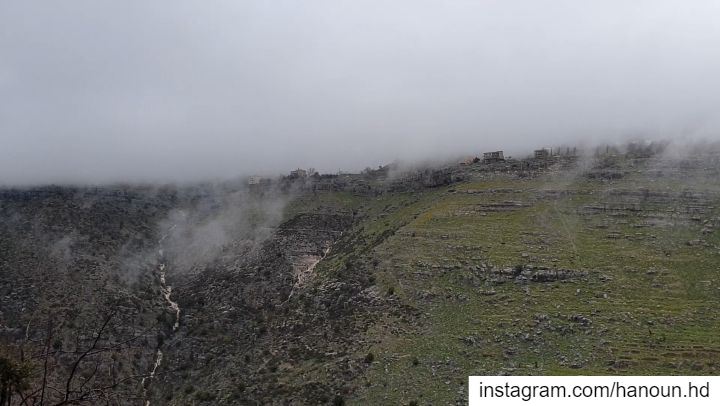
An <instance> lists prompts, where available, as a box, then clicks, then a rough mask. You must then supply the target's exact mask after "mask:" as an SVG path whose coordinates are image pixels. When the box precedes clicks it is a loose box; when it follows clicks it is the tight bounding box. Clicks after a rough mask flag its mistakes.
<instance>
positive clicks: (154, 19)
mask: <svg viewBox="0 0 720 406" xmlns="http://www.w3.org/2000/svg"><path fill="white" fill-rule="evenodd" d="M718 15H720V2H717V1H715V0H695V1H692V2H688V1H682V0H675V1H668V0H647V1H633V0H630V1H628V0H623V1H619V0H617V1H616V0H606V1H592V2H590V1H577V0H574V1H573V0H567V1H554V0H550V1H542V2H539V1H533V0H522V1H521V0H497V1H480V0H478V1H447V0H444V1H439V0H438V1H423V0H412V1H410V0H398V1H393V2H387V1H358V0H354V1H341V0H329V1H313V0H308V1H282V0H274V1H262V0H259V1H251V0H244V1H230V0H228V1H180V0H162V1H161V0H155V1H150V2H149V1H144V0H137V1H134V0H127V1H101V0H84V1H80V0H69V1H62V2H59V1H35V0H24V1H12V0H0V184H27V183H68V182H73V183H77V182H80V183H82V182H95V183H102V182H117V181H175V180H187V181H192V180H200V179H205V178H226V177H232V176H237V175H243V174H253V173H257V174H276V173H280V172H284V171H287V170H290V169H293V168H295V167H310V166H312V167H315V168H317V169H318V170H320V171H322V172H336V171H338V170H344V171H351V170H358V169H362V168H364V167H366V166H375V165H379V164H384V163H387V162H390V161H393V160H398V159H400V160H406V161H407V160H414V159H418V160H420V159H433V158H439V157H447V156H451V155H453V154H467V153H470V154H478V153H480V152H482V151H483V150H494V149H504V150H506V151H508V152H510V153H513V154H515V153H517V154H520V153H523V152H526V151H530V150H532V149H533V148H535V147H539V146H545V145H551V144H554V143H575V142H578V143H580V142H582V143H593V142H606V141H609V142H613V141H617V140H621V139H624V138H630V137H632V138H645V139H647V138H653V139H654V138H663V139H672V140H676V141H683V140H688V139H709V140H717V139H718V138H720V135H719V134H720V113H719V112H718V108H719V106H720V75H718V74H717V72H720V25H718V24H717V16H718Z"/></svg>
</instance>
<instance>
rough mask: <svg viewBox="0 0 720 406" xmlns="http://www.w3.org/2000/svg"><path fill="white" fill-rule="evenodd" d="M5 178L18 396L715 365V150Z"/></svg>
mask: <svg viewBox="0 0 720 406" xmlns="http://www.w3.org/2000/svg"><path fill="white" fill-rule="evenodd" d="M660 152H662V151H659V150H657V151H656V150H653V151H649V152H648V151H637V150H632V149H629V150H626V151H615V150H610V149H608V150H606V151H604V152H602V153H597V154H590V156H587V157H584V158H580V157H576V156H573V155H561V156H550V157H548V158H545V159H528V160H506V161H501V162H493V163H483V162H482V161H480V162H477V161H476V162H472V163H467V164H463V165H459V164H458V165H448V166H445V167H442V168H434V169H426V168H424V169H408V170H402V169H401V168H395V167H384V168H380V169H378V170H375V171H373V170H368V171H365V172H364V173H362V174H357V175H324V176H314V177H308V178H299V179H298V178H286V179H282V180H276V181H274V182H272V183H266V184H262V185H260V186H257V187H251V188H248V187H246V186H243V185H240V184H237V183H227V184H223V185H193V186H183V187H178V186H167V187H139V186H115V187H100V188H67V187H44V188H35V189H25V190H18V189H5V190H2V191H0V220H1V221H0V305H1V306H0V343H1V345H2V350H1V351H0V353H1V356H2V361H3V362H2V363H0V367H2V368H3V370H4V371H7V374H8V376H13V377H16V378H17V379H16V383H15V384H13V385H12V387H9V390H8V391H7V395H4V396H10V395H12V398H11V399H10V401H9V403H10V404H22V401H23V399H26V400H27V403H28V404H33V402H34V403H39V402H40V399H41V398H43V399H44V400H45V402H46V403H48V400H50V401H51V402H50V403H52V404H56V403H63V402H66V403H73V402H74V403H86V404H95V403H99V402H110V403H113V404H145V403H146V402H149V403H150V404H177V405H185V404H465V403H466V393H465V386H466V379H467V375H471V374H473V375H487V374H519V375H525V374H653V373H657V374H687V375H697V374H714V375H716V374H717V373H718V371H719V370H720V341H719V340H718V339H717V331H718V330H720V318H719V317H718V316H717V312H716V311H714V309H716V308H717V306H718V305H719V304H720V275H719V274H718V264H719V263H720V231H718V228H719V227H720V208H719V204H720V186H718V184H717V182H715V179H716V177H717V175H718V172H719V171H720V161H719V160H718V158H717V157H718V155H717V154H715V153H713V152H712V151H705V153H703V154H697V155H691V156H684V157H683V158H677V157H671V156H669V155H662V154H660Z"/></svg>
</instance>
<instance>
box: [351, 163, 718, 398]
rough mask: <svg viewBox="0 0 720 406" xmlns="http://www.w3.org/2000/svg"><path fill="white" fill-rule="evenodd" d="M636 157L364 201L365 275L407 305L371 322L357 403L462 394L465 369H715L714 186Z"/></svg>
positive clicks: (700, 176)
mask: <svg viewBox="0 0 720 406" xmlns="http://www.w3.org/2000/svg"><path fill="white" fill-rule="evenodd" d="M640 165H641V166H639V167H636V168H634V171H633V172H631V173H629V174H626V176H623V177H622V178H620V179H612V180H608V179H591V176H588V173H568V172H555V173H553V172H550V173H547V174H544V175H542V176H539V177H536V178H533V179H530V180H528V179H522V178H518V177H517V176H516V175H515V174H512V173H511V174H491V175H488V174H480V173H476V174H473V176H471V177H470V179H469V180H467V181H466V182H462V183H460V184H455V185H452V186H448V187H445V188H442V189H440V190H433V191H428V192H422V193H417V194H408V195H406V196H404V198H402V197H399V196H397V195H395V196H393V197H392V198H387V200H389V201H388V203H386V202H385V199H383V198H380V199H377V200H376V201H374V202H373V203H372V205H371V206H377V207H383V208H384V212H383V214H382V215H381V217H377V218H375V219H371V220H370V221H369V223H368V224H367V225H366V227H367V228H368V229H369V230H372V231H367V232H369V233H371V234H372V233H373V232H374V233H383V232H385V230H384V229H393V230H394V231H393V233H392V235H391V236H389V237H387V239H385V240H384V241H383V242H382V243H381V244H379V245H377V246H375V247H374V248H373V249H372V251H371V254H370V256H372V258H373V261H374V263H375V264H376V265H375V271H374V272H375V276H376V279H377V281H378V284H379V285H380V286H382V288H381V289H382V290H383V291H384V292H387V293H386V294H387V295H389V296H394V297H395V298H396V300H397V301H399V303H401V304H402V305H404V306H408V307H410V308H413V309H417V310H418V312H419V316H418V317H417V320H416V322H414V323H412V324H409V323H403V322H402V321H399V320H393V319H387V320H385V321H384V322H382V323H379V324H378V325H377V326H376V330H375V331H372V332H370V333H369V335H370V336H372V337H375V342H374V344H373V346H372V347H371V348H369V349H368V351H369V352H371V353H372V354H373V358H374V361H373V362H372V363H371V367H370V369H369V371H368V373H367V374H366V376H365V377H364V378H363V379H364V385H363V389H361V390H360V392H359V396H358V397H357V399H356V400H357V401H358V404H368V402H369V403H370V404H381V403H383V404H408V403H410V402H413V401H416V402H419V403H420V404H425V403H432V404H445V403H453V402H455V401H457V402H459V403H463V402H465V401H466V400H465V399H466V394H465V393H464V391H465V390H466V389H465V387H466V385H467V383H466V377H467V375H473V374H474V375H494V374H514V375H525V374H531V375H532V374H544V375H548V374H641V375H642V374H688V375H693V374H717V373H718V371H720V339H718V331H720V316H719V315H718V311H717V307H718V305H719V304H720V269H719V267H720V247H719V244H720V232H718V230H717V227H718V226H720V217H718V215H719V214H720V212H719V211H718V207H717V205H718V203H720V193H719V192H720V190H718V185H717V184H712V183H708V182H706V181H705V179H707V173H706V171H705V170H704V169H703V168H701V167H697V168H695V169H694V170H689V169H688V170H685V171H684V172H683V175H682V178H679V177H673V175H672V174H670V175H667V173H665V175H666V176H665V177H658V175H657V173H656V172H653V171H651V170H650V169H651V168H650V165H654V163H653V162H652V161H649V160H648V161H647V162H641V163H640ZM643 165H644V166H643ZM398 202H399V203H398ZM403 203H404V205H403ZM387 204H392V205H397V206H398V207H397V208H396V209H395V210H392V209H391V210H387V208H386V207H387V206H386V205H387ZM370 217H371V218H372V216H370Z"/></svg>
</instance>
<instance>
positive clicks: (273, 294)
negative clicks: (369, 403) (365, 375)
mask: <svg viewBox="0 0 720 406" xmlns="http://www.w3.org/2000/svg"><path fill="white" fill-rule="evenodd" d="M351 220H352V217H351V216H349V215H345V214H339V213H333V214H328V213H324V214H302V215H299V216H297V217H295V218H292V219H290V220H289V221H287V222H285V223H283V224H282V225H280V226H279V228H278V230H277V232H276V233H275V235H274V236H273V237H272V238H271V239H269V240H268V241H266V242H265V243H264V244H263V245H262V247H261V248H260V249H259V250H258V252H257V253H256V254H255V255H253V256H252V257H251V258H245V259H241V261H242V263H241V264H238V263H237V262H236V258H233V257H232V256H226V258H227V260H224V261H218V262H215V263H213V264H212V265H210V266H208V267H207V269H205V270H204V271H202V272H200V273H199V274H198V275H197V276H196V277H195V278H193V279H191V280H189V281H187V282H185V283H184V284H182V286H181V287H179V288H178V291H177V298H178V300H179V301H180V306H181V307H182V309H183V318H182V322H181V328H180V329H179V331H178V333H177V334H175V335H174V336H173V337H172V338H170V339H168V340H167V341H166V342H165V348H167V350H166V353H167V357H168V359H170V360H171V361H169V362H170V364H168V365H167V366H166V371H167V373H166V375H164V376H161V377H160V378H159V379H158V385H157V386H156V388H155V389H154V391H155V396H156V397H157V398H158V399H165V400H166V401H168V400H171V399H172V400H173V401H174V402H177V403H178V404H185V403H186V402H188V399H193V398H194V396H196V395H197V393H195V392H197V391H200V390H202V391H204V393H205V394H204V395H203V396H210V397H212V398H213V399H217V400H221V399H224V400H227V401H231V402H236V403H241V404H248V403H249V404H256V403H257V404H268V403H273V402H276V401H278V399H281V398H282V399H284V400H283V402H300V403H307V404H317V403H324V402H328V401H330V400H332V399H335V398H338V399H342V398H343V397H344V396H347V395H348V394H349V393H350V392H351V389H352V388H350V387H347V385H348V382H350V381H352V379H351V378H353V377H355V376H357V375H358V374H359V373H360V372H361V371H362V370H363V369H364V368H365V364H364V363H362V362H360V361H358V360H357V359H355V357H354V355H353V352H354V351H355V349H357V348H360V347H361V346H362V344H363V341H362V334H363V332H364V331H365V329H366V328H367V326H368V325H369V324H370V323H371V322H372V318H373V317H372V314H373V311H375V310H377V309H378V308H380V307H382V306H385V304H384V302H383V301H382V300H379V299H378V298H377V297H376V295H375V294H374V293H373V290H372V289H370V288H369V283H368V282H367V280H365V281H363V280H362V278H360V277H359V275H355V280H353V278H343V279H342V280H337V279H333V278H329V279H328V278H322V279H318V280H315V279H313V278H312V276H308V275H306V276H305V280H304V281H303V283H302V284H300V285H298V283H297V282H298V279H297V278H298V271H297V270H298V268H300V269H303V270H304V271H307V270H308V264H307V263H306V262H305V260H306V259H307V257H308V256H313V257H315V258H316V260H315V261H317V260H318V259H320V258H322V257H323V255H324V252H326V251H327V250H328V248H329V249H330V252H332V248H331V247H332V244H333V243H334V242H335V241H336V240H337V239H338V238H339V237H340V235H341V233H342V232H343V231H344V230H346V229H347V228H348V227H349V225H350V224H351ZM313 265H314V266H313V269H312V270H311V272H315V271H316V270H317V268H316V265H317V263H315V264H313ZM307 364H317V365H318V366H320V365H322V369H321V370H318V371H316V372H314V374H315V375H314V376H308V377H306V378H304V379H289V378H288V376H292V374H293V371H294V370H305V369H306V366H307ZM227 377H232V378H231V379H228V378H227ZM177 382H187V383H188V386H187V387H186V388H185V392H182V393H179V391H178V390H177Z"/></svg>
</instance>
